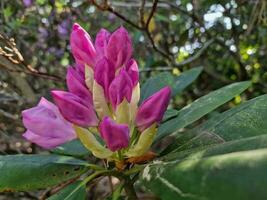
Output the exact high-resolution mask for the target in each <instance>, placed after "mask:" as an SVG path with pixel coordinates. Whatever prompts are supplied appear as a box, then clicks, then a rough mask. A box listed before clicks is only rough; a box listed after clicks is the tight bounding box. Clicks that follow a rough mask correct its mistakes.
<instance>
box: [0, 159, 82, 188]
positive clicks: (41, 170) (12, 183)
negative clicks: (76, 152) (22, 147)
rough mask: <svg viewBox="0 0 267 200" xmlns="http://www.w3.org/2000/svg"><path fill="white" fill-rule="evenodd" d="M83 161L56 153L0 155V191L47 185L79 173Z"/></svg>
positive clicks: (45, 186)
mask: <svg viewBox="0 0 267 200" xmlns="http://www.w3.org/2000/svg"><path fill="white" fill-rule="evenodd" d="M86 164H87V162H86V161H83V160H78V159H75V158H73V157H67V156H57V155H9V156H0V171H1V176H0V191H9V190H11V191H16V190H19V191H27V190H34V189H41V188H47V187H50V186H53V185H56V184H59V183H61V182H63V181H66V180H69V179H71V178H74V177H77V176H79V175H81V174H82V173H84V172H85V170H86V168H85V166H86Z"/></svg>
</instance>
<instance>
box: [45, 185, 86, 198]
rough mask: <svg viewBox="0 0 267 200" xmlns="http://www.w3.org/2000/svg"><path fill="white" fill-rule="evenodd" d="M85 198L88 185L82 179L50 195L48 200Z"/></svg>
mask: <svg viewBox="0 0 267 200" xmlns="http://www.w3.org/2000/svg"><path fill="white" fill-rule="evenodd" d="M63 199H64V200H85V199H86V186H85V185H84V184H82V181H76V182H74V183H72V184H70V185H68V186H66V187H64V188H63V189H62V190H60V191H59V192H57V193H56V194H54V195H53V196H51V197H49V198H48V199H47V200H63Z"/></svg>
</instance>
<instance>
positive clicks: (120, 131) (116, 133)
mask: <svg viewBox="0 0 267 200" xmlns="http://www.w3.org/2000/svg"><path fill="white" fill-rule="evenodd" d="M99 130H100V135H101V137H102V138H103V140H104V141H105V143H106V145H107V147H108V148H109V149H110V150H111V151H117V150H120V149H122V148H126V147H128V145H129V139H130V136H129V132H130V131H129V127H128V125H127V124H116V122H115V121H113V120H112V119H111V118H109V117H104V119H103V120H102V122H101V123H100V125H99Z"/></svg>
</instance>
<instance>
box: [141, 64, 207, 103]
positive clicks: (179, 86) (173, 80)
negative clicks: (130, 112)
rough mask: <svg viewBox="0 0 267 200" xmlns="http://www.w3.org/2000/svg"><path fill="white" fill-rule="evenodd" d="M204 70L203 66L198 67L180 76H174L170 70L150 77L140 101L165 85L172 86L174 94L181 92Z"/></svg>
mask: <svg viewBox="0 0 267 200" xmlns="http://www.w3.org/2000/svg"><path fill="white" fill-rule="evenodd" d="M202 70H203V68H202V67H196V68H193V69H190V70H188V71H185V72H183V73H181V74H180V75H179V76H174V75H172V74H171V73H169V72H163V73H160V74H158V75H157V76H155V77H152V78H150V79H148V80H147V81H146V82H145V83H144V84H143V86H142V88H141V98H140V102H143V101H144V100H145V99H146V98H148V97H149V96H151V95H152V94H154V93H155V92H157V91H159V90H160V89H161V88H163V87H165V86H170V87H171V88H172V96H176V95H177V94H180V93H181V92H182V91H183V90H184V89H185V88H186V87H187V86H188V85H190V84H191V83H192V82H193V81H194V80H195V79H196V78H197V77H198V76H199V74H200V73H201V71H202Z"/></svg>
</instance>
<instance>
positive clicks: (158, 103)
mask: <svg viewBox="0 0 267 200" xmlns="http://www.w3.org/2000/svg"><path fill="white" fill-rule="evenodd" d="M170 99H171V88H170V87H169V86H167V87H164V88H162V89H161V90H159V91H158V92H156V93H155V94H153V95H152V96H150V97H149V98H148V99H146V100H145V101H144V102H143V103H142V104H141V105H140V107H139V108H138V111H137V115H136V120H135V122H136V125H137V126H138V128H139V129H140V130H141V131H143V130H144V129H146V128H148V127H149V126H151V125H152V124H153V123H160V121H161V120H162V117H163V115H164V112H165V111H166V109H167V107H168V104H169V101H170Z"/></svg>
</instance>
